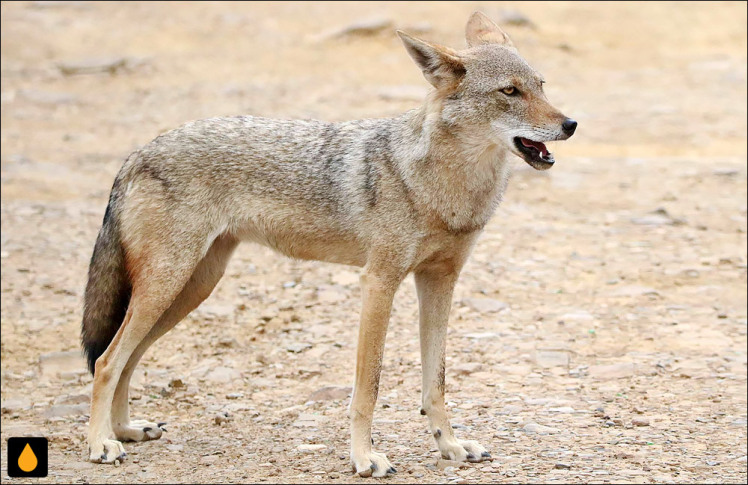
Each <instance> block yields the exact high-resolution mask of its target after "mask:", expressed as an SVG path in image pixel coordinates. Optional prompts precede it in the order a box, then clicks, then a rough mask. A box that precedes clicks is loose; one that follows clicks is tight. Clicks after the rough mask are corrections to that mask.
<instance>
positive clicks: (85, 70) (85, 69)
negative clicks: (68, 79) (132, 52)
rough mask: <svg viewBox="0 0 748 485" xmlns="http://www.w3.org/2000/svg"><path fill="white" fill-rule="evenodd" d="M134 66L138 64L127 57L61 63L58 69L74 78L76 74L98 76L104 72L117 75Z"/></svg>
mask: <svg viewBox="0 0 748 485" xmlns="http://www.w3.org/2000/svg"><path fill="white" fill-rule="evenodd" d="M132 64H137V62H133V61H131V60H130V59H127V58H125V57H114V58H108V59H85V60H81V61H68V62H60V63H58V64H57V67H58V68H59V69H60V72H61V73H62V74H64V75H66V76H73V75H76V74H97V73H102V72H106V73H109V74H116V73H117V72H119V71H122V70H125V69H127V68H129V67H132Z"/></svg>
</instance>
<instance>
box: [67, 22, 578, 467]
mask: <svg viewBox="0 0 748 485" xmlns="http://www.w3.org/2000/svg"><path fill="white" fill-rule="evenodd" d="M398 34H399V35H400V38H401V39H402V41H403V43H404V45H405V47H406V49H407V51H408V53H409V54H410V55H411V57H412V58H413V60H414V61H415V62H416V64H417V65H418V66H419V67H420V68H421V70H422V72H423V75H424V77H425V78H426V80H427V81H428V82H429V83H431V84H432V86H433V87H434V90H433V91H432V92H431V93H430V94H429V96H428V97H427V99H426V100H425V102H424V104H423V105H422V106H421V107H420V108H418V109H415V110H412V111H410V112H408V113H405V114H403V115H402V116H400V117H398V118H392V119H382V120H358V121H351V122H343V123H325V122H319V121H314V120H307V121H286V120H270V119H264V118H255V117H236V118H215V119H209V120H200V121H194V122H190V123H187V124H186V125H184V126H183V127H181V128H179V129H176V130H173V131H171V132H168V133H165V134H164V135H162V136H160V137H158V138H156V139H155V140H153V141H152V142H151V143H149V144H148V145H146V146H144V147H143V148H142V149H141V150H139V151H138V152H136V153H134V154H133V155H132V156H130V157H129V158H128V159H127V161H126V162H125V163H124V165H123V167H122V169H121V171H120V173H119V174H118V175H117V179H116V180H115V183H114V187H113V189H112V194H111V196H110V202H109V207H108V209H107V213H106V216H105V219H104V222H103V224H102V229H101V231H100V233H99V237H98V239H97V243H96V247H95V250H94V256H93V258H92V262H91V266H90V268H89V282H88V286H87V288H86V304H85V311H84V319H83V328H82V339H83V343H84V349H85V350H86V353H87V357H88V359H89V363H90V365H91V367H92V370H94V387H93V395H92V400H91V422H90V428H89V437H88V441H89V446H90V459H91V460H92V461H95V462H103V463H112V462H114V461H116V460H118V459H119V460H121V459H124V449H123V448H122V445H121V443H120V442H119V441H116V440H113V439H112V437H116V438H117V440H121V441H130V440H132V441H145V440H150V439H157V438H159V437H160V436H161V433H162V429H161V428H162V427H161V423H154V422H150V421H131V420H130V417H129V406H128V402H127V401H128V389H129V383H130V378H131V376H132V373H133V370H134V369H135V367H136V365H137V363H138V362H139V360H140V358H141V357H142V356H143V354H144V353H145V352H146V350H147V349H148V348H149V347H150V346H151V345H152V344H153V343H154V342H155V341H156V340H157V339H158V338H159V337H161V336H162V335H163V334H165V333H166V332H168V331H169V330H170V329H171V328H173V327H174V326H175V325H176V324H177V323H178V322H179V321H180V320H182V319H183V318H184V317H185V316H186V315H187V314H188V313H189V312H190V311H192V310H193V309H194V308H196V307H197V306H198V305H199V304H200V303H201V302H202V301H203V300H204V299H205V298H207V297H208V295H210V293H211V291H212V290H213V288H214V287H215V285H216V284H217V283H218V281H219V279H220V278H221V275H222V274H223V271H224V269H225V267H226V263H227V261H228V259H229V257H230V255H231V253H232V252H233V250H234V248H235V247H236V245H237V244H238V243H239V242H240V241H249V242H254V243H258V244H263V245H266V246H268V247H271V248H273V249H275V250H277V251H279V252H281V253H283V254H285V255H288V256H291V257H295V258H300V259H311V260H320V261H328V262H335V263H343V264H349V265H355V266H360V267H363V272H362V276H361V288H362V296H363V304H362V309H361V318H360V327H359V334H358V351H357V354H356V365H355V388H354V392H353V398H352V400H351V407H350V416H351V462H352V464H353V467H354V469H355V470H356V472H357V473H358V474H359V475H361V476H374V477H381V476H384V475H386V474H388V473H394V468H393V467H392V465H391V463H390V462H389V460H388V459H387V457H386V456H385V455H384V454H382V453H377V452H375V451H373V450H372V445H371V424H372V419H373V412H374V407H375V403H376V399H377V392H378V387H379V376H380V372H381V368H382V355H383V350H384V342H385V336H386V333H387V326H388V322H389V318H390V311H391V308H392V300H393V297H394V295H395V292H396V291H397V288H398V287H399V286H400V283H401V282H402V280H403V279H404V278H405V277H406V276H407V275H408V274H410V273H414V275H415V280H416V287H417V289H418V299H419V310H420V323H419V328H420V336H421V358H422V364H423V396H422V413H423V414H425V415H426V416H427V417H428V421H429V427H430V430H431V433H432V435H433V436H434V439H435V440H436V443H437V446H438V448H439V451H440V453H441V455H442V456H443V457H445V458H448V459H452V460H458V461H466V460H467V461H475V462H477V461H482V460H484V459H486V458H488V457H489V455H488V453H487V451H486V450H485V449H484V448H483V447H482V446H481V445H479V444H478V443H476V442H474V441H462V440H458V439H457V438H456V437H455V435H454V433H453V431H452V427H451V426H450V424H449V418H448V415H447V411H446V407H445V404H444V374H445V368H444V366H445V346H446V334H447V323H448V316H449V310H450V305H451V299H452V293H453V290H454V287H455V284H456V282H457V280H458V277H459V274H460V271H461V269H462V267H463V265H464V264H465V261H466V260H467V258H468V256H469V254H470V250H471V248H472V246H473V244H474V243H475V241H476V240H477V238H478V236H479V234H480V232H481V230H482V229H483V227H484V226H485V225H486V223H487V222H488V221H489V219H490V218H491V216H492V215H493V213H494V211H495V209H496V207H497V206H498V204H499V202H500V200H501V197H502V194H503V192H504V189H505V187H506V183H507V180H508V176H509V163H508V156H509V155H510V154H515V155H519V156H521V157H523V158H524V159H525V160H526V161H527V162H528V163H530V164H531V165H532V166H533V167H536V168H538V169H547V168H548V167H549V166H550V165H552V163H553V161H552V158H543V153H542V152H541V151H540V149H537V150H535V152H537V153H535V152H533V151H532V149H528V148H527V147H528V145H527V144H522V140H525V141H526V142H532V143H535V144H536V145H537V144H541V145H542V142H543V141H548V140H556V139H566V138H568V137H569V136H571V133H573V130H574V128H576V123H575V122H574V123H573V124H574V127H573V128H569V127H568V126H567V125H568V123H570V122H572V121H573V120H568V119H566V118H565V117H564V116H563V115H562V114H561V113H560V112H559V111H558V110H556V109H555V108H553V106H551V105H550V104H549V103H548V101H547V99H546V98H545V95H544V94H543V92H542V85H541V81H542V78H541V77H540V75H539V74H538V73H537V72H536V71H534V70H533V69H532V68H531V67H530V66H529V65H528V64H527V63H526V62H525V61H524V60H523V59H522V58H521V57H520V56H519V54H518V53H517V51H516V49H514V47H513V46H512V44H511V42H510V41H509V39H508V37H507V36H506V34H505V33H504V32H503V31H501V29H499V28H498V26H496V24H494V23H493V22H491V21H490V20H489V19H487V18H486V17H485V16H484V15H482V14H480V13H476V14H474V15H473V16H472V17H471V19H470V21H469V22H468V25H467V27H466V37H467V41H468V45H469V48H468V49H466V50H456V49H452V48H449V47H445V46H440V45H438V44H435V43H431V42H427V41H423V40H420V39H416V38H415V37H412V36H410V35H408V34H405V33H403V32H398ZM507 86H510V87H513V88H516V89H517V92H516V93H513V94H512V95H509V94H506V93H504V94H502V93H503V92H504V91H502V90H506V88H507ZM532 143H531V146H535V145H532ZM528 150H529V151H528ZM538 154H540V155H538ZM536 155H537V156H540V158H537V156H536ZM125 309H126V311H125Z"/></svg>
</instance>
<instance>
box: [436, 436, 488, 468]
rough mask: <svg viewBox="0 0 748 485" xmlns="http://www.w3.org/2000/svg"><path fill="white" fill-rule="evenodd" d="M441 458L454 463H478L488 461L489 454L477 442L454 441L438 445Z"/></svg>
mask: <svg viewBox="0 0 748 485" xmlns="http://www.w3.org/2000/svg"><path fill="white" fill-rule="evenodd" d="M439 451H441V453H442V458H445V459H447V460H454V461H469V462H471V463H480V462H481V461H485V460H490V459H491V454H490V453H489V452H488V451H486V449H485V448H483V447H482V446H481V445H480V443H478V442H477V441H463V440H454V441H453V442H451V443H439Z"/></svg>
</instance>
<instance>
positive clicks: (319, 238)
mask: <svg viewBox="0 0 748 485" xmlns="http://www.w3.org/2000/svg"><path fill="white" fill-rule="evenodd" d="M263 226H265V227H263ZM237 235H238V236H239V237H240V238H241V239H242V240H244V241H251V242H255V243H258V244H262V245H263V246H267V247H269V248H271V249H274V250H276V251H278V252H279V253H281V254H284V255H286V256H290V257H292V258H297V259H306V260H311V261H325V262H329V263H340V264H348V265H352V266H364V264H366V256H365V255H366V251H365V249H364V247H363V245H362V244H360V243H359V242H358V241H357V240H356V238H355V236H353V235H352V234H349V233H347V232H345V231H341V230H336V229H333V228H330V227H315V226H310V225H309V224H308V223H299V224H293V223H285V224H280V225H274V226H273V227H267V226H266V225H262V224H248V225H246V226H245V227H243V228H242V230H241V231H239V232H238V234H237Z"/></svg>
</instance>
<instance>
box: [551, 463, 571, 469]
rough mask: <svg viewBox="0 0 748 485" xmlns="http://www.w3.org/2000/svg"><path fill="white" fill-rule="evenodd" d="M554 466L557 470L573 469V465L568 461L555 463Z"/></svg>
mask: <svg viewBox="0 0 748 485" xmlns="http://www.w3.org/2000/svg"><path fill="white" fill-rule="evenodd" d="M553 468H555V469H556V470H571V465H569V464H568V463H556V464H555V465H553Z"/></svg>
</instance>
